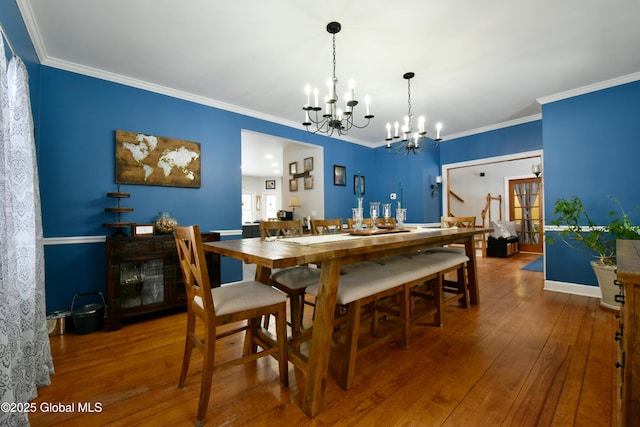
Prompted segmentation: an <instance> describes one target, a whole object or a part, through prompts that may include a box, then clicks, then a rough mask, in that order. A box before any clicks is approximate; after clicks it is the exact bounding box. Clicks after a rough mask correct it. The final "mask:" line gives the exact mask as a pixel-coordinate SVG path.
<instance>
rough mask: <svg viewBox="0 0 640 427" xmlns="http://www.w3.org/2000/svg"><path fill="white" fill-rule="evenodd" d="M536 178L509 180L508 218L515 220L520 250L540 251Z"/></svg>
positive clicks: (538, 184) (540, 198)
mask: <svg viewBox="0 0 640 427" xmlns="http://www.w3.org/2000/svg"><path fill="white" fill-rule="evenodd" d="M540 191H541V185H540V180H539V179H538V178H526V179H514V180H510V181H509V198H510V201H509V218H510V220H511V221H516V227H517V230H518V236H519V245H520V250H521V251H523V252H538V253H542V197H541V195H540Z"/></svg>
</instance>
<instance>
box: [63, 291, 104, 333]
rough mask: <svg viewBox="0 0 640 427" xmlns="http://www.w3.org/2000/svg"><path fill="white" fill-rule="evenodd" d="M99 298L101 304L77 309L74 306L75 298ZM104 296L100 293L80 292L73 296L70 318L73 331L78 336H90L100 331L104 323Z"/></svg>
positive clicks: (94, 303)
mask: <svg viewBox="0 0 640 427" xmlns="http://www.w3.org/2000/svg"><path fill="white" fill-rule="evenodd" d="M98 295H99V296H100V298H101V299H102V303H97V302H93V303H90V304H86V305H81V306H79V307H76V306H75V303H76V298H77V297H88V296H98ZM104 308H105V302H104V296H103V295H102V292H81V293H77V294H75V295H74V296H73V301H72V302H71V318H72V319H73V329H74V331H75V332H76V334H78V335H84V334H90V333H92V332H95V331H98V330H100V329H102V324H103V322H104Z"/></svg>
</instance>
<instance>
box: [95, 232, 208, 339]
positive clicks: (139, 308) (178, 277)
mask: <svg viewBox="0 0 640 427" xmlns="http://www.w3.org/2000/svg"><path fill="white" fill-rule="evenodd" d="M202 240H203V241H204V242H215V241H218V240H220V233H202ZM207 267H208V268H209V276H210V280H211V287H215V286H220V257H219V256H218V255H216V254H209V255H207ZM176 307H186V293H185V289H184V283H183V281H182V270H181V269H180V264H179V262H178V252H177V250H176V241H175V238H174V237H173V234H164V235H155V236H148V237H131V236H122V237H115V236H111V237H107V329H108V330H109V331H114V330H116V329H120V328H121V327H122V319H123V318H126V317H133V316H140V315H143V314H147V313H153V312H158V311H162V310H168V309H172V308H176Z"/></svg>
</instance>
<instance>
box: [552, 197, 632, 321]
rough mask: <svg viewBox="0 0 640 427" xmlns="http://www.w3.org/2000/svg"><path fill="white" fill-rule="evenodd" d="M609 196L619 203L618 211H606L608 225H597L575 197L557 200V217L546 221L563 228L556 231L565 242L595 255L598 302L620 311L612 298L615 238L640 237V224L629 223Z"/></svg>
mask: <svg viewBox="0 0 640 427" xmlns="http://www.w3.org/2000/svg"><path fill="white" fill-rule="evenodd" d="M609 198H610V199H611V200H613V202H614V203H615V204H616V205H617V206H618V208H619V209H620V213H618V212H616V211H609V212H608V216H609V218H610V221H609V222H608V224H605V225H598V224H596V223H595V222H593V220H592V219H591V217H590V216H589V213H588V212H587V210H586V208H585V207H584V204H583V203H582V200H581V199H580V198H579V197H577V196H574V197H572V198H569V199H564V198H562V199H558V200H556V201H555V209H554V214H555V215H556V218H555V219H554V220H552V221H550V222H549V224H550V225H555V226H558V227H563V228H562V230H560V231H559V234H560V235H561V236H562V240H563V241H564V242H565V243H566V244H567V245H569V246H570V247H572V248H576V246H582V248H583V249H586V250H587V251H588V252H589V253H591V254H592V255H593V256H594V258H596V259H594V260H593V261H591V267H592V268H593V271H594V273H595V275H596V278H597V279H598V285H599V286H600V290H601V292H602V300H601V302H600V305H601V306H603V307H605V308H609V309H613V310H619V309H620V304H619V303H618V302H616V300H615V295H616V294H617V293H618V290H619V289H618V288H617V287H616V285H615V283H614V282H615V279H616V240H618V239H640V227H639V226H636V225H633V224H632V222H631V220H630V219H629V216H628V215H627V213H626V212H625V211H624V210H623V209H622V207H621V206H620V202H619V201H618V200H617V199H616V198H614V197H611V196H609ZM547 241H548V242H549V243H551V244H552V243H553V239H549V238H547Z"/></svg>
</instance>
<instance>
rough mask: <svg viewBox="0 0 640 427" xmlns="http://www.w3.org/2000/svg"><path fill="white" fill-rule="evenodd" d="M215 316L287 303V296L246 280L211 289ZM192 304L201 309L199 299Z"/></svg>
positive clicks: (269, 287) (261, 284)
mask: <svg viewBox="0 0 640 427" xmlns="http://www.w3.org/2000/svg"><path fill="white" fill-rule="evenodd" d="M211 295H212V297H213V305H214V307H215V310H216V315H219V316H221V315H225V314H230V313H235V312H238V311H243V310H251V309H253V308H259V307H265V306H268V305H272V304H277V303H281V302H286V301H287V296H286V295H285V294H283V293H282V292H280V291H277V290H276V289H273V288H272V287H271V286H267V285H265V284H264V283H260V282H256V281H253V280H247V281H242V282H234V283H229V284H226V285H223V286H220V287H219V288H213V289H211ZM194 302H195V303H196V304H198V305H199V306H200V307H202V300H201V298H200V297H195V298H194Z"/></svg>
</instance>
